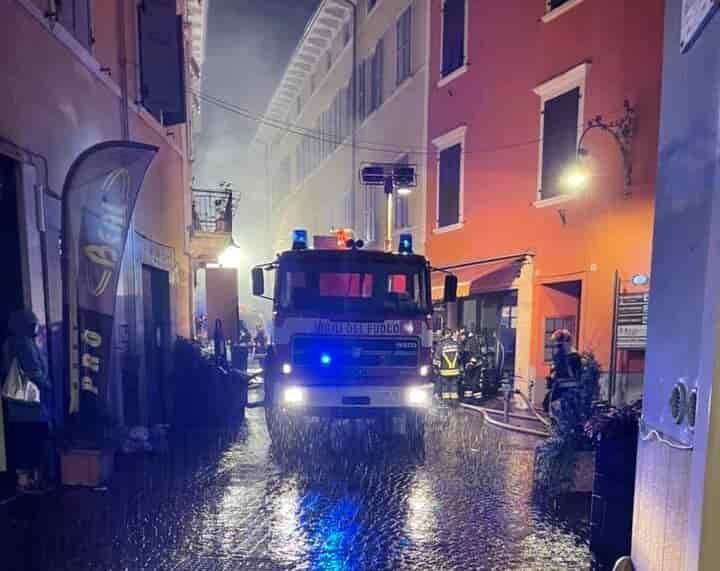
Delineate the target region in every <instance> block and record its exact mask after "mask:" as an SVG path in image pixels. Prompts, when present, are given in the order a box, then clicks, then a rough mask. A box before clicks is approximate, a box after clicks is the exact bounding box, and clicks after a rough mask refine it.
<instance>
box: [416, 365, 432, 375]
mask: <svg viewBox="0 0 720 571" xmlns="http://www.w3.org/2000/svg"><path fill="white" fill-rule="evenodd" d="M418 372H419V373H420V376H421V377H427V376H428V375H429V374H430V366H429V365H422V366H421V367H420V370H419V371H418Z"/></svg>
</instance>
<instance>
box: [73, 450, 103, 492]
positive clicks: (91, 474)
mask: <svg viewBox="0 0 720 571" xmlns="http://www.w3.org/2000/svg"><path fill="white" fill-rule="evenodd" d="M114 460H115V451H114V450H109V449H105V450H84V449H69V450H63V451H62V453H61V455H60V466H61V473H62V483H63V485H64V486H83V487H88V488H97V487H98V486H104V485H106V484H108V482H109V481H110V477H111V475H112V472H113V466H114Z"/></svg>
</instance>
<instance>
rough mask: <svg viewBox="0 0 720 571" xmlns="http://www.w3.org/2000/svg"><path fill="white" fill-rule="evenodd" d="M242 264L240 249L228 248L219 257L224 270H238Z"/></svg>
mask: <svg viewBox="0 0 720 571" xmlns="http://www.w3.org/2000/svg"><path fill="white" fill-rule="evenodd" d="M241 262H242V255H241V253H240V248H236V247H235V246H228V247H227V248H225V250H224V251H223V253H222V254H220V256H219V257H218V263H219V264H220V266H221V267H223V268H238V267H240V263H241Z"/></svg>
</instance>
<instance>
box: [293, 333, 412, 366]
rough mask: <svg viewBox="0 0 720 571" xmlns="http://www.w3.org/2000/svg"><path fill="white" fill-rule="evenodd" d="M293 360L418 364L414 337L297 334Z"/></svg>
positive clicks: (300, 362)
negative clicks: (334, 336)
mask: <svg viewBox="0 0 720 571" xmlns="http://www.w3.org/2000/svg"><path fill="white" fill-rule="evenodd" d="M292 360H293V363H294V364H296V365H299V366H305V367H329V368H336V367H417V364H418V341H417V339H415V338H402V337H400V338H398V337H392V338H354V337H344V338H340V339H337V338H330V337H296V338H295V339H294V340H293V344H292Z"/></svg>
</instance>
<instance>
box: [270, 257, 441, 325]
mask: <svg viewBox="0 0 720 571" xmlns="http://www.w3.org/2000/svg"><path fill="white" fill-rule="evenodd" d="M278 278H279V283H278V292H277V293H278V294H279V295H278V296H277V299H278V306H279V308H280V309H281V310H283V311H285V312H289V313H293V312H298V311H300V312H303V313H307V312H312V313H318V314H331V315H337V314H338V313H372V314H382V313H392V314H402V315H416V314H427V313H429V312H430V303H429V295H428V294H429V292H428V290H427V270H426V269H425V267H424V266H419V267H418V266H414V265H410V264H398V265H392V264H382V265H379V266H378V267H372V266H368V265H362V266H360V265H358V266H357V267H347V266H346V265H343V266H342V267H341V268H338V267H334V268H333V267H331V266H330V265H328V266H322V267H316V266H314V267H312V268H308V267H307V266H300V265H297V266H295V265H294V264H293V265H288V266H285V267H282V268H281V269H280V273H279V276H278Z"/></svg>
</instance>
